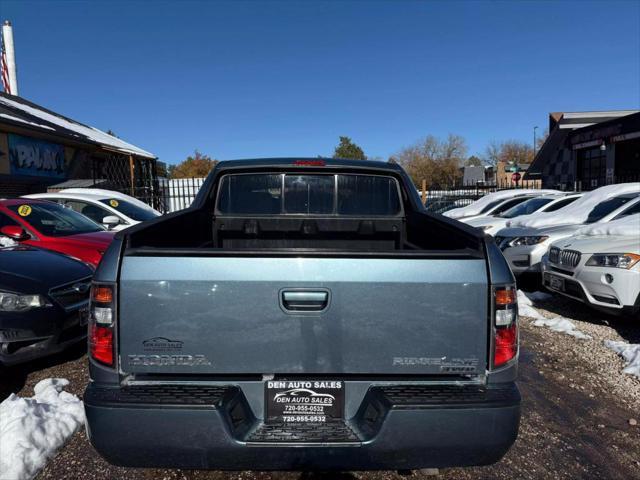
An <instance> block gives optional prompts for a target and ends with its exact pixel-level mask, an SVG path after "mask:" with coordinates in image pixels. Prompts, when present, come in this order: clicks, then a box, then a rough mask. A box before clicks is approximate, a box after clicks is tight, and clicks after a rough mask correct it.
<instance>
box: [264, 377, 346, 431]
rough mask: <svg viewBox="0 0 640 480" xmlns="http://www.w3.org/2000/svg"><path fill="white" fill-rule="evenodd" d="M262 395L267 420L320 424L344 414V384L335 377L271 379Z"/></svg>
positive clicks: (338, 418) (339, 418)
mask: <svg viewBox="0 0 640 480" xmlns="http://www.w3.org/2000/svg"><path fill="white" fill-rule="evenodd" d="M265 396H266V402H265V403H266V409H267V411H266V418H267V420H268V421H283V422H299V423H308V422H319V423H323V422H328V421H332V420H341V419H342V418H343V416H344V384H343V383H342V382H341V381H338V380H331V381H329V380H309V381H299V380H272V381H268V382H267V383H266V384H265Z"/></svg>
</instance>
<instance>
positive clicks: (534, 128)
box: [533, 125, 538, 157]
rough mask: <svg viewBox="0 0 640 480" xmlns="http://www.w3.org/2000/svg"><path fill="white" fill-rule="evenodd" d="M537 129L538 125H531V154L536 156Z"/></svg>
mask: <svg viewBox="0 0 640 480" xmlns="http://www.w3.org/2000/svg"><path fill="white" fill-rule="evenodd" d="M537 129H538V126H537V125H536V126H535V127H533V156H534V157H535V156H536V130H537Z"/></svg>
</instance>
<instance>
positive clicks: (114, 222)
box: [102, 215, 120, 229]
mask: <svg viewBox="0 0 640 480" xmlns="http://www.w3.org/2000/svg"><path fill="white" fill-rule="evenodd" d="M102 223H103V225H106V227H107V228H108V229H112V228H114V227H116V226H118V225H120V219H119V218H118V217H116V216H115V215H107V216H106V217H104V218H103V219H102Z"/></svg>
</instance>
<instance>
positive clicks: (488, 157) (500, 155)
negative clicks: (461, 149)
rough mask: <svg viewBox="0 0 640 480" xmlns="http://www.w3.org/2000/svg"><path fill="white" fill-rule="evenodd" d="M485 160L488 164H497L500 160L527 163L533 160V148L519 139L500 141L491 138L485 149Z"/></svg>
mask: <svg viewBox="0 0 640 480" xmlns="http://www.w3.org/2000/svg"><path fill="white" fill-rule="evenodd" d="M484 161H485V162H486V163H487V164H488V165H494V166H495V165H497V164H498V162H504V163H511V162H513V163H517V164H527V163H531V162H532V161H533V148H532V146H531V145H530V144H528V143H526V142H521V141H519V140H506V141H504V142H498V141H496V140H491V141H490V142H489V144H488V145H487V148H486V149H485V154H484Z"/></svg>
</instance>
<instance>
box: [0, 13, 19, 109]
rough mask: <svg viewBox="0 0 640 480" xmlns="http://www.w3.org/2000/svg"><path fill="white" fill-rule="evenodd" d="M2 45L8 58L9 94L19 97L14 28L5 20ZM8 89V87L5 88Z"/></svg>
mask: <svg viewBox="0 0 640 480" xmlns="http://www.w3.org/2000/svg"><path fill="white" fill-rule="evenodd" d="M2 44H3V45H4V53H5V57H6V62H7V63H6V67H7V73H8V77H9V85H8V87H9V89H8V90H7V93H10V94H11V95H15V96H18V76H17V72H16V50H15V47H14V45H13V27H12V26H11V22H10V21H9V20H5V21H4V24H3V25H2ZM5 88H6V86H5Z"/></svg>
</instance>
